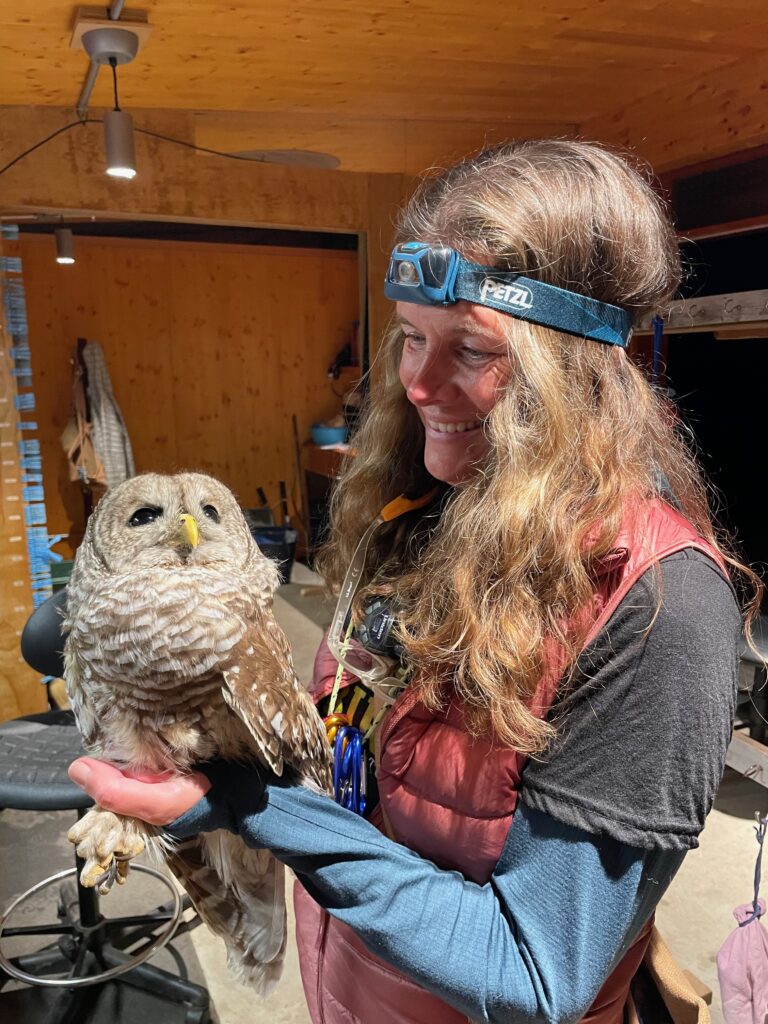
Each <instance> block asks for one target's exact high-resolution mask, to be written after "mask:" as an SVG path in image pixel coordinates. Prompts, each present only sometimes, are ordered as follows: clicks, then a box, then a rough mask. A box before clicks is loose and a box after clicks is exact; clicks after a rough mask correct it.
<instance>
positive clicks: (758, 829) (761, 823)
mask: <svg viewBox="0 0 768 1024" xmlns="http://www.w3.org/2000/svg"><path fill="white" fill-rule="evenodd" d="M766 826H768V817H766V818H761V817H760V815H759V814H758V815H757V825H755V838H756V839H757V843H758V846H759V847H760V850H759V851H758V854H757V860H756V861H755V894H754V899H753V900H752V913H751V914H750V915H749V917H748V918H747V919H746V920H745V921H739V928H743V927H744V925H745V924H749V923H750V922H751V921H755V920H757V918H759V917H760V916H761V915H762V913H763V912H762V909H761V908H760V869H761V865H762V860H763V841H764V839H765V830H766Z"/></svg>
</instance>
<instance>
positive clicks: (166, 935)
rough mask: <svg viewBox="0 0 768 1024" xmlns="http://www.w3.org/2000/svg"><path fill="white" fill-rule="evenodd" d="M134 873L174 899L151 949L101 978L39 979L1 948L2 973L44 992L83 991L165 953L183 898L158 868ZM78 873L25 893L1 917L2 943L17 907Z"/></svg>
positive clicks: (140, 867)
mask: <svg viewBox="0 0 768 1024" xmlns="http://www.w3.org/2000/svg"><path fill="white" fill-rule="evenodd" d="M131 870H132V871H140V872H142V873H143V874H145V875H152V876H153V877H154V878H156V879H157V880H158V881H160V882H162V883H163V885H165V887H166V888H167V889H168V891H169V892H170V893H171V896H172V898H173V909H172V910H171V912H170V920H169V921H168V924H167V925H166V927H165V928H164V929H163V931H162V932H161V933H160V934H159V935H158V936H157V937H156V938H155V939H153V940H152V942H150V943H149V945H148V946H145V947H144V949H142V951H141V952H140V953H137V954H136V955H135V956H132V957H130V959H129V960H127V961H126V963H123V964H119V965H118V966H116V967H110V968H108V969H107V970H105V971H101V972H100V973H99V974H93V975H88V976H87V977H79V978H77V977H69V978H39V977H37V976H36V975H34V974H28V973H27V972H26V971H22V970H20V969H19V968H18V967H17V966H16V965H15V964H14V963H13V962H12V961H11V960H9V959H8V958H7V957H6V956H5V954H4V953H3V951H2V949H1V948H0V968H2V970H3V971H5V973H6V974H9V975H10V976H11V977H12V978H16V979H17V980H18V981H24V982H26V983H27V984H28V985H37V986H39V987H41V988H75V987H78V988H83V987H85V986H86V985H100V984H101V983H102V982H105V981H109V980H110V978H116V977H117V976H118V975H120V974H126V973H127V972H128V971H131V970H133V968H134V967H138V966H139V964H143V963H144V962H145V961H146V960H149V958H150V957H151V956H153V955H154V954H155V953H156V952H157V951H158V950H159V949H162V948H163V946H165V945H167V943H168V942H170V940H171V939H172V938H173V934H174V932H175V931H176V928H177V927H178V924H179V921H180V920H181V915H182V912H183V911H182V903H181V896H180V895H179V891H178V889H177V888H176V886H175V885H174V884H173V882H172V881H171V880H170V878H168V876H167V875H165V874H163V872H162V871H157V870H156V869H155V868H150V867H147V866H145V865H144V864H132V865H131ZM77 873H78V869H77V868H67V869H66V870H65V871H59V872H58V874H55V875H51V876H50V878H44V879H43V881H42V882H38V883H37V885H33V886H32V888H31V889H27V891H26V892H23V893H22V894H21V896H19V897H18V898H17V899H15V900H14V901H13V903H11V905H10V906H9V907H8V909H7V910H6V911H5V912H4V913H3V914H2V915H1V916H0V941H2V937H3V929H4V928H5V927H6V922H7V921H8V918H9V917H10V916H11V914H12V913H13V912H14V910H16V908H17V907H19V906H21V904H22V903H24V902H26V900H28V899H29V898H30V897H31V896H34V895H35V894H36V893H38V892H40V891H41V890H42V889H46V888H47V887H48V886H50V885H54V884H55V883H56V882H61V881H62V880H63V879H65V878H71V877H72V876H75V877H76V876H77ZM104 921H105V923H106V924H107V925H108V924H109V923H110V921H109V918H106V919H104ZM118 921H119V919H115V923H117V922H118ZM61 931H62V933H64V932H65V928H64V927H63V926H62V929H61ZM28 933H32V934H33V933H34V929H29V932H28ZM41 934H43V933H41ZM44 934H48V935H50V934H51V928H50V926H48V927H47V928H46V931H45V933H44ZM73 969H74V967H73Z"/></svg>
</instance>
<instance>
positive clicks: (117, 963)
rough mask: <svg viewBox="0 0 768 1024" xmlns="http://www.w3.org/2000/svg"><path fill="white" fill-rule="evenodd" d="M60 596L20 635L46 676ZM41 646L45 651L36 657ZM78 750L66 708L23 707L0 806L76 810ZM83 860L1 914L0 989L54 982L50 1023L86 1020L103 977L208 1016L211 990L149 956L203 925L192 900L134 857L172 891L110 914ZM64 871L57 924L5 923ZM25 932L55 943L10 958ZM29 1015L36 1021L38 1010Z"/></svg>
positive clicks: (5, 732) (1, 747)
mask: <svg viewBox="0 0 768 1024" xmlns="http://www.w3.org/2000/svg"><path fill="white" fill-rule="evenodd" d="M61 600H62V595H55V596H54V597H53V598H51V599H50V600H49V601H47V602H46V603H45V605H43V606H42V607H41V608H39V609H38V611H37V612H35V614H34V615H33V616H32V618H31V619H30V622H29V623H28V626H27V629H26V630H25V636H24V637H23V638H22V653H23V654H24V656H25V658H26V660H27V661H29V662H30V663H31V664H32V665H33V667H34V668H36V669H38V671H40V670H42V671H43V672H45V674H49V675H60V674H61V673H60V672H56V671H51V669H56V668H57V667H59V665H60V655H58V654H55V655H52V654H51V653H50V651H49V652H48V654H47V655H46V653H45V651H46V644H45V642H43V640H44V639H45V633H46V631H47V632H48V633H49V634H50V632H51V624H53V625H54V626H55V635H56V637H57V638H58V643H56V644H55V645H54V644H53V642H52V641H50V639H49V641H48V645H49V647H50V648H51V650H52V651H53V650H54V646H55V647H59V648H60V646H61V642H60V641H61V637H60V633H59V628H58V624H59V622H60V616H59V608H60V606H61ZM41 623H42V624H43V625H42V627H41ZM30 637H31V638H32V640H31V641H30ZM41 638H42V639H41ZM25 641H26V649H25ZM30 645H31V647H32V648H33V649H32V650H30ZM40 651H42V652H43V656H42V658H41V657H40V653H39V652H40ZM57 659H58V661H57ZM83 754H84V750H83V748H82V744H81V742H80V734H79V732H78V730H77V728H76V726H75V721H74V716H73V715H72V712H70V711H49V712H46V713H44V714H40V715H28V716H26V717H24V718H17V719H14V720H13V721H11V722H6V723H4V724H3V725H0V810H2V809H4V808H8V809H14V810H22V811H50V810H56V811H63V810H73V811H76V812H77V815H78V817H81V816H82V815H83V813H84V812H85V810H86V809H87V808H88V807H90V806H91V804H92V801H91V799H90V797H89V796H87V795H86V794H85V793H84V792H83V791H82V790H81V789H80V788H79V786H76V785H75V784H74V783H73V782H71V781H70V779H69V776H68V775H67V769H68V768H69V765H70V764H71V763H72V761H74V760H75V758H77V757H81V756H82V755H83ZM83 866H84V865H83V862H82V861H81V860H80V858H79V857H77V856H76V855H75V867H74V868H70V869H68V870H66V871H61V872H59V873H58V874H56V875H52V876H51V877H50V878H46V879H44V880H43V881H42V882H38V883H37V885H34V886H32V888H31V889H28V890H27V891H26V892H25V893H23V894H22V895H21V896H20V897H18V899H16V900H14V902H13V903H12V904H11V905H10V907H8V908H7V909H6V910H5V911H4V912H3V913H2V915H0V990H1V989H2V988H3V987H4V986H5V985H6V984H7V983H8V982H9V981H10V979H11V978H15V979H18V980H21V981H24V982H26V983H28V984H30V985H35V986H38V987H40V988H48V989H56V990H58V991H57V993H56V996H57V998H56V1000H55V1003H54V1005H53V1007H52V1008H51V1010H50V1011H49V1020H50V1021H51V1024H70V1022H71V1024H75V1022H77V1024H83V1022H84V1021H85V1020H87V1007H88V1003H89V1002H91V1001H93V997H94V995H96V994H97V993H98V991H99V988H98V987H99V986H100V985H101V984H103V983H104V982H107V981H110V982H112V981H114V982H117V983H120V984H124V985H130V986H132V987H133V988H136V989H141V990H143V991H144V992H148V993H151V994H152V995H154V996H158V997H160V998H163V999H167V1000H170V1001H171V1002H173V1003H176V1004H180V1006H181V1007H182V1008H183V1012H184V1020H185V1024H205V1022H207V1021H208V1020H209V1005H210V997H209V995H208V991H207V989H205V988H204V987H203V986H201V985H196V984H193V983H192V982H190V981H187V980H186V979H184V978H180V977H178V976H177V975H175V974H171V973H169V972H168V971H164V970H161V969H159V968H157V967H154V966H151V965H150V964H147V963H145V961H146V960H148V959H149V957H151V956H152V955H153V954H154V953H155V952H157V951H158V950H159V949H161V948H162V947H163V946H164V945H166V944H167V943H168V942H169V941H170V939H171V938H172V937H173V935H174V934H179V933H180V932H182V931H186V930H189V928H190V927H194V925H195V924H197V923H199V919H195V920H193V921H192V922H191V924H189V925H187V924H184V923H182V924H181V926H180V927H179V923H180V921H181V917H182V914H183V912H184V910H185V909H186V907H187V906H189V903H188V901H186V900H185V901H182V899H181V897H180V896H179V893H178V890H177V888H176V886H175V885H174V884H173V882H172V881H171V880H170V879H169V878H168V877H167V876H166V875H164V874H163V873H162V872H160V871H156V870H155V869H154V868H150V867H147V866H145V865H142V864H138V865H132V870H134V871H139V872H141V873H142V874H146V875H151V876H153V877H154V878H156V879H157V880H158V881H160V882H161V883H163V884H164V885H165V886H166V887H167V889H168V891H169V896H170V899H169V901H168V902H167V903H164V904H163V905H162V906H160V907H158V908H157V909H156V910H155V911H154V912H152V913H148V914H141V915H131V916H127V917H118V918H106V917H104V916H103V915H102V914H101V912H100V909H99V898H98V895H97V893H96V890H95V889H86V888H84V887H83V886H81V885H80V881H79V875H80V871H81V870H82V868H83ZM66 878H72V879H73V880H74V882H75V886H74V887H71V886H70V891H74V892H75V893H76V899H71V898H69V897H68V896H67V893H66V886H63V887H62V888H60V890H59V901H58V913H57V916H58V921H57V922H56V923H51V924H47V925H40V926H35V925H32V926H29V927H17V928H13V927H6V921H7V920H8V919H9V917H11V916H12V914H13V913H14V911H15V910H16V909H17V908H18V907H19V906H21V905H22V904H23V903H24V902H26V901H27V900H28V899H29V898H30V897H33V896H35V895H36V894H37V893H39V892H40V891H41V890H43V889H45V888H47V887H49V886H52V885H55V884H57V883H63V882H64V880H65V879H66ZM128 884H130V879H129V881H128ZM158 929H160V930H159V931H158ZM27 935H40V936H48V937H49V940H53V941H49V945H48V946H46V947H45V948H44V949H41V950H40V951H38V952H35V953H30V954H27V955H23V956H18V957H14V958H8V957H6V956H5V954H4V953H3V952H2V948H1V941H2V938H3V936H5V937H6V938H10V937H14V936H15V937H19V936H27ZM142 940H144V944H143V945H141V946H140V947H139V948H138V949H135V950H134V951H133V952H132V953H128V952H126V950H128V949H131V948H132V947H134V946H135V945H136V943H140V942H142ZM46 972H48V973H59V974H61V973H63V975H64V976H63V977H61V978H51V977H45V974H46ZM0 1016H2V1013H1V1012H0ZM35 1019H36V1021H39V1020H40V1018H39V1016H37V1017H36V1018H35Z"/></svg>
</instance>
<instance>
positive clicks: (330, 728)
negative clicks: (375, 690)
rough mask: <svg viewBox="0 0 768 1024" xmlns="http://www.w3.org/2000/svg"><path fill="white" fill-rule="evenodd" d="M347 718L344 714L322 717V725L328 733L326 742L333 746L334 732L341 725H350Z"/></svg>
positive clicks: (336, 731)
mask: <svg viewBox="0 0 768 1024" xmlns="http://www.w3.org/2000/svg"><path fill="white" fill-rule="evenodd" d="M351 724H352V723H351V722H350V720H349V718H348V717H347V716H346V715H338V714H336V715H328V717H327V718H324V719H323V725H324V726H325V731H326V733H327V734H328V742H329V743H330V744H331V746H333V743H334V740H335V739H336V734H337V733H338V731H339V729H340V728H341V727H342V726H343V725H351Z"/></svg>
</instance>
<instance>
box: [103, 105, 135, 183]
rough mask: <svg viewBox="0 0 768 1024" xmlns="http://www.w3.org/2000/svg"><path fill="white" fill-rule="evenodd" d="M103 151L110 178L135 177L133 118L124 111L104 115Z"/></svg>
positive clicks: (111, 111) (108, 112)
mask: <svg viewBox="0 0 768 1024" xmlns="http://www.w3.org/2000/svg"><path fill="white" fill-rule="evenodd" d="M104 149H105V150H106V154H107V174H109V175H110V177H112V178H133V177H135V175H136V154H135V152H134V148H133V118H132V117H131V115H130V114H128V113H126V112H125V111H124V110H108V111H107V112H106V113H105V114H104Z"/></svg>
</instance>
